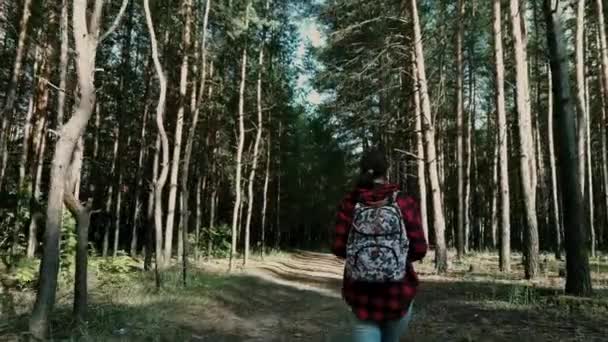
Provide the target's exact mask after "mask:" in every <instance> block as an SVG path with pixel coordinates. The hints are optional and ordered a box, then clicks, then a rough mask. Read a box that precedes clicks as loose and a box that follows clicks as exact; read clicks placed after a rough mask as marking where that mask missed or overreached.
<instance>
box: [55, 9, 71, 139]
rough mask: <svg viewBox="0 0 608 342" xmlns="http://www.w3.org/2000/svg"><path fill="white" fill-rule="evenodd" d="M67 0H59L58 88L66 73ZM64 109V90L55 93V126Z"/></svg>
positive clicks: (58, 124)
mask: <svg viewBox="0 0 608 342" xmlns="http://www.w3.org/2000/svg"><path fill="white" fill-rule="evenodd" d="M67 1H68V0H61V4H62V5H61V20H60V24H59V30H60V32H61V47H60V53H59V88H61V89H64V90H65V89H66V87H67V73H68V50H69V32H68V31H69V15H68V5H67ZM64 111H65V92H64V91H59V92H58V93H57V128H58V129H61V126H63V116H64V114H63V113H64Z"/></svg>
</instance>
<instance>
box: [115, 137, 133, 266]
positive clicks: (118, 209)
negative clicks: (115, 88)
mask: <svg viewBox="0 0 608 342" xmlns="http://www.w3.org/2000/svg"><path fill="white" fill-rule="evenodd" d="M117 140H120V135H119V137H118V138H117ZM130 143H131V137H130V136H129V137H128V138H127V145H126V146H129V145H130ZM119 163H120V164H121V165H120V167H119V168H118V180H117V181H116V202H115V204H116V207H115V209H114V248H113V249H112V256H113V257H116V255H118V245H119V243H120V226H121V211H122V210H121V209H122V193H123V189H122V177H123V173H124V160H123V161H119Z"/></svg>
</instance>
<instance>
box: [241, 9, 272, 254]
mask: <svg viewBox="0 0 608 342" xmlns="http://www.w3.org/2000/svg"><path fill="white" fill-rule="evenodd" d="M269 7H270V0H266V5H265V6H264V9H265V11H266V13H268V9H269ZM265 39H266V38H265V32H264V33H263V34H262V44H261V46H260V52H259V55H258V79H257V94H256V98H257V113H258V124H257V126H258V127H257V132H256V136H255V143H254V146H253V162H252V165H251V170H250V171H249V184H248V186H249V189H248V191H249V195H248V198H249V203H248V207H247V222H246V223H245V253H244V255H243V266H245V265H247V261H248V260H249V243H250V241H249V240H250V234H251V232H250V228H251V215H252V214H253V202H254V195H253V187H254V186H255V174H256V171H257V167H258V159H259V150H260V142H261V141H262V132H263V131H264V120H263V116H262V114H263V112H262V75H263V67H264V49H265V47H266V43H265Z"/></svg>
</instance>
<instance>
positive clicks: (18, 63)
mask: <svg viewBox="0 0 608 342" xmlns="http://www.w3.org/2000/svg"><path fill="white" fill-rule="evenodd" d="M31 7H32V0H25V1H23V13H22V15H21V20H20V22H19V36H18V38H17V49H16V51H15V61H14V63H13V70H12V71H13V73H12V76H11V79H10V81H9V84H8V86H7V89H8V91H7V94H6V98H5V100H4V108H2V113H1V117H0V122H1V124H0V127H1V129H0V153H5V152H6V149H7V148H8V147H7V144H6V141H7V137H6V136H5V135H6V134H7V133H8V129H7V127H8V126H10V125H9V124H8V123H9V122H10V121H11V120H12V117H13V115H14V113H13V112H14V110H15V101H16V100H17V90H18V88H19V80H20V79H21V67H22V63H23V54H24V51H25V39H26V37H27V31H28V23H29V20H30V17H31V15H32V12H31ZM5 167H6V162H3V163H2V168H3V169H4V168H5ZM2 178H4V177H2ZM0 183H2V182H1V181H0Z"/></svg>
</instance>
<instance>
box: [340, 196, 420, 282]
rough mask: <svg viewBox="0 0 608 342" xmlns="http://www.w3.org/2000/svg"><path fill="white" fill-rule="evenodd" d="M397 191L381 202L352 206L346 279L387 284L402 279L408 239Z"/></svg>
mask: <svg viewBox="0 0 608 342" xmlns="http://www.w3.org/2000/svg"><path fill="white" fill-rule="evenodd" d="M398 194H399V193H398V192H395V193H394V194H393V196H392V197H390V198H387V199H385V200H384V201H380V202H376V203H369V204H367V205H366V204H362V203H357V204H356V205H355V209H354V213H353V222H352V226H351V230H350V233H349V236H348V242H347V245H346V265H345V271H346V275H347V277H348V278H349V279H351V280H355V281H362V282H370V283H377V282H390V281H400V280H403V279H404V278H405V264H406V260H407V252H408V247H409V240H408V238H407V235H406V233H405V223H404V222H403V218H402V216H401V209H400V208H399V205H398V204H397V196H398Z"/></svg>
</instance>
